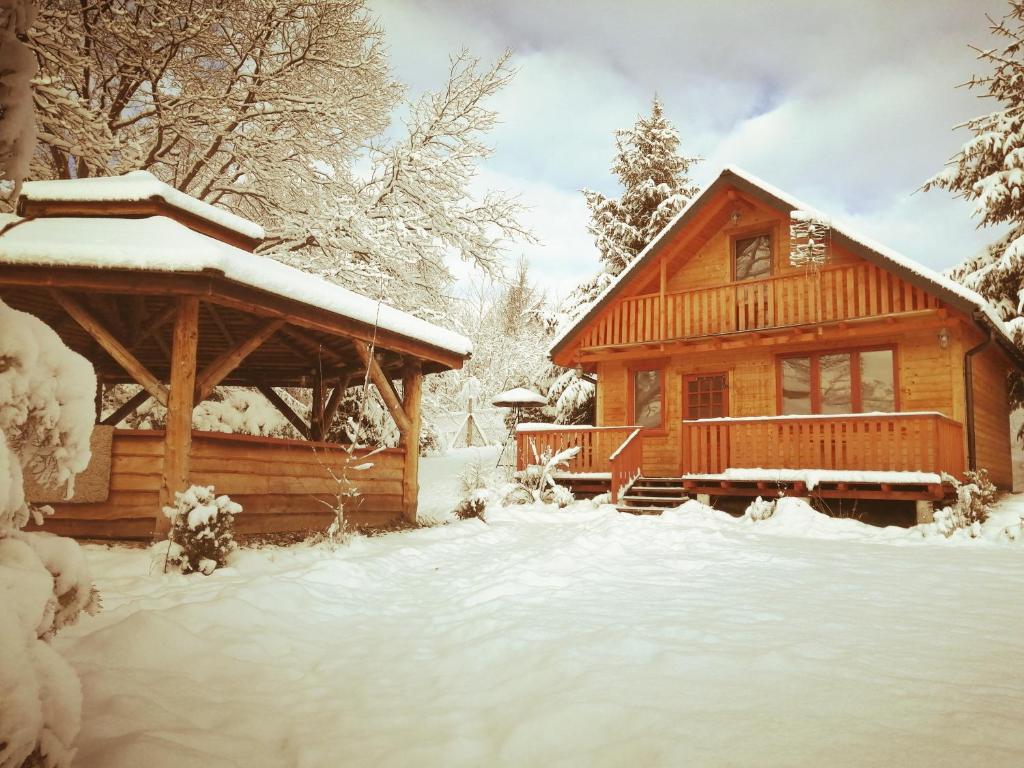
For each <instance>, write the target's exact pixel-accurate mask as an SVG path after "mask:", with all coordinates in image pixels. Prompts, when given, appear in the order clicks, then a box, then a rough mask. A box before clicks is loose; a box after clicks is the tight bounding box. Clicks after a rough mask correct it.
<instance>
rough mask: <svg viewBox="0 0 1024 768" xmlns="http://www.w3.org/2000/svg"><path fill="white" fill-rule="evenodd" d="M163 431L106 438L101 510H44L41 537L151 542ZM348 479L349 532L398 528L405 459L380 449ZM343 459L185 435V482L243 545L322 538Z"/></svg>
mask: <svg viewBox="0 0 1024 768" xmlns="http://www.w3.org/2000/svg"><path fill="white" fill-rule="evenodd" d="M163 447H164V433H163V431H162V430H115V432H114V439H113V444H112V447H111V465H110V495H109V496H108V498H107V500H106V501H101V502H93V503H85V504H76V503H62V504H54V505H52V506H53V507H54V510H55V514H54V515H53V516H52V517H49V518H47V519H46V522H45V524H44V528H43V530H47V531H51V532H53V533H58V534H62V535H68V536H75V537H78V538H97V539H106V538H109V539H140V540H149V539H151V538H152V537H153V533H154V525H155V522H156V515H157V514H159V492H160V479H161V475H162V472H163V461H164V459H163ZM365 453H366V452H365V451H362V452H358V451H357V452H356V456H355V461H356V463H357V464H360V463H367V464H372V466H370V467H369V468H367V469H363V470H355V469H352V470H349V472H348V476H349V478H350V479H351V481H352V482H353V484H354V485H355V486H356V487H357V488H358V489H359V491H360V495H359V496H358V497H357V498H355V499H350V500H348V502H347V504H346V517H347V519H348V520H349V522H350V523H352V524H353V525H359V526H366V527H374V526H383V525H388V524H392V523H395V522H398V521H400V520H401V519H402V490H403V488H402V482H403V476H404V469H405V455H404V452H403V450H402V449H399V448H389V449H385V450H384V451H381V452H380V453H376V454H374V455H373V456H372V457H371V458H368V459H365V461H361V457H362V456H365ZM347 461H348V454H346V453H345V452H344V449H343V448H342V447H341V446H338V445H332V444H329V443H314V442H308V441H304V440H283V439H276V438H269V437H251V436H246V435H228V434H221V433H217V432H199V431H193V433H192V461H191V476H190V479H189V482H190V483H192V484H196V485H212V486H214V490H215V491H216V492H217V493H218V494H220V493H225V494H227V495H229V496H230V497H231V498H232V499H233V500H234V501H237V502H238V503H239V504H241V505H242V513H241V514H240V515H238V516H237V517H236V518H235V530H236V531H237V532H238V533H239V534H242V535H245V534H263V533H285V532H298V533H305V532H311V531H317V530H324V529H326V527H327V525H328V524H329V523H330V522H331V519H332V513H331V511H330V509H329V508H328V507H326V506H324V504H322V503H321V500H323V501H328V502H333V499H334V496H335V494H336V492H337V487H338V485H337V483H336V482H335V481H334V480H333V479H332V477H331V474H330V473H331V472H335V473H338V472H340V471H341V470H342V468H343V467H344V465H345V464H346V462H347Z"/></svg>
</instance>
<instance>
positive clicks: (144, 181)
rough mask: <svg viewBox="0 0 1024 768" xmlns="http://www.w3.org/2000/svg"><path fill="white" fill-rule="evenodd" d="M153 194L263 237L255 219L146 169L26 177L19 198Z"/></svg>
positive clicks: (119, 198) (125, 198) (110, 198)
mask: <svg viewBox="0 0 1024 768" xmlns="http://www.w3.org/2000/svg"><path fill="white" fill-rule="evenodd" d="M154 197H158V198H160V199H161V200H163V201H164V202H165V203H166V204H167V205H169V206H171V207H172V208H177V209H179V210H181V211H185V212H187V213H191V214H193V215H194V216H198V217H199V218H201V219H204V220H205V221H208V222H210V223H212V224H216V225H217V226H220V227H224V228H225V229H230V230H231V231H233V232H237V233H238V234H240V235H244V236H245V237H248V238H251V239H253V240H262V239H263V238H264V237H266V232H265V230H264V229H263V227H262V226H261V225H259V224H257V223H256V222H255V221H251V220H249V219H247V218H245V217H243V216H239V215H238V214H235V213H232V212H231V211H229V210H226V209H225V208H221V207H220V206H218V205H213V204H212V203H207V202H205V201H203V200H200V199H199V198H196V197H193V196H192V195H189V194H187V193H185V192H182V191H181V190H179V189H175V188H174V187H172V186H171V185H170V184H167V183H165V182H163V181H160V179H158V178H157V177H156V176H154V175H153V174H152V173H150V172H149V171H130V172H129V173H126V174H124V175H122V176H90V177H87V178H82V179H47V180H41V181H26V182H25V183H24V184H23V185H22V188H21V198H23V199H25V200H35V201H38V202H47V201H53V202H139V201H142V200H148V199H151V198H154Z"/></svg>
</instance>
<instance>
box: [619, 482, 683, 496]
mask: <svg viewBox="0 0 1024 768" xmlns="http://www.w3.org/2000/svg"><path fill="white" fill-rule="evenodd" d="M629 492H630V493H634V492H636V493H645V494H649V495H651V496H653V495H655V494H657V495H659V496H681V495H684V494H686V493H687V492H686V491H685V490H684V489H683V487H682V486H681V485H677V486H674V487H672V488H669V487H668V486H665V485H640V484H639V483H634V484H633V485H632V486H631V487H630V489H629Z"/></svg>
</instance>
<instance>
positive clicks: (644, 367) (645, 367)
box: [626, 361, 668, 435]
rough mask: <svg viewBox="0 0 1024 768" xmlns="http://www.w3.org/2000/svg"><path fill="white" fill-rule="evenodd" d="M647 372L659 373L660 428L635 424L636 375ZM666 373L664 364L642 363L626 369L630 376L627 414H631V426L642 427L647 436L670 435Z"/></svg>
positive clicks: (627, 382) (627, 384)
mask: <svg viewBox="0 0 1024 768" xmlns="http://www.w3.org/2000/svg"><path fill="white" fill-rule="evenodd" d="M647 371H658V379H659V381H660V382H661V409H660V411H659V412H660V413H661V423H659V424H658V426H656V427H640V425H639V424H636V423H635V422H636V375H637V374H638V373H645V372H647ZM665 372H666V364H665V363H664V362H650V363H648V362H642V361H641V362H636V363H634V364H633V365H630V366H629V367H628V368H627V369H626V375H627V376H628V379H627V380H626V390H627V393H628V395H629V396H628V397H627V401H628V402H627V403H626V407H627V409H628V410H627V411H626V412H627V413H628V414H629V421H630V424H631V425H633V426H637V427H640V428H641V429H642V430H643V431H644V434H645V435H667V434H668V427H667V424H668V421H667V418H666V417H667V414H666V412H665V409H666V408H667V407H668V402H667V400H666V397H665V390H667V389H668V387H667V386H666V385H667V381H666V376H665Z"/></svg>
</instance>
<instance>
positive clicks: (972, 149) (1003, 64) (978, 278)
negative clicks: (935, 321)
mask: <svg viewBox="0 0 1024 768" xmlns="http://www.w3.org/2000/svg"><path fill="white" fill-rule="evenodd" d="M989 21H990V26H991V32H992V35H993V36H994V37H995V38H996V40H997V41H998V44H997V45H996V46H995V47H992V48H975V49H974V50H975V51H976V52H977V54H978V60H979V61H981V62H983V63H984V64H985V65H986V67H988V71H987V72H986V73H985V74H983V75H975V76H974V77H972V78H971V79H970V80H969V81H968V83H967V85H968V86H969V87H971V88H977V89H980V90H982V91H983V92H984V93H983V95H984V96H985V97H986V98H990V99H992V100H994V101H995V102H996V103H997V104H998V105H999V108H998V109H996V110H995V111H993V112H990V113H988V114H986V115H982V116H980V117H976V118H974V119H972V120H969V121H967V122H966V123H965V124H964V125H963V126H961V127H965V128H967V129H968V130H969V131H970V132H971V134H972V136H971V138H970V139H968V141H967V142H966V143H965V144H964V145H963V146H962V147H961V148H960V151H959V152H957V154H956V155H954V156H953V157H952V158H951V159H950V161H949V162H948V163H947V165H946V168H945V169H943V170H942V171H941V172H940V173H939V174H937V175H936V176H934V177H933V178H932V179H930V180H929V181H928V182H927V183H926V184H925V187H924V188H925V189H930V188H933V187H938V188H941V189H946V190H949V191H951V192H953V193H955V194H957V195H959V196H961V197H964V198H966V199H967V200H970V201H973V202H974V215H975V216H976V217H977V218H978V226H981V227H986V226H994V225H1009V231H1008V232H1007V233H1006V234H1005V235H1003V236H1002V237H1000V238H998V239H997V240H996V241H995V242H993V243H992V244H991V245H989V246H988V247H987V248H985V249H984V250H983V251H982V252H981V253H980V254H978V255H976V256H974V257H973V258H971V259H968V260H967V261H965V262H964V263H963V264H961V265H959V266H958V267H956V268H955V269H953V270H952V271H951V275H952V277H953V278H954V279H956V280H958V281H960V282H961V283H963V284H964V285H966V286H968V287H969V288H973V289H974V290H976V291H978V292H979V293H981V294H982V295H983V296H984V297H985V298H986V299H988V300H989V302H991V303H992V305H993V306H994V307H995V308H996V310H997V311H998V312H999V314H1000V315H1001V316H1002V318H1003V319H1004V320H1006V321H1007V322H1008V323H1009V325H1010V327H1011V328H1012V330H1013V333H1014V338H1015V340H1016V342H1017V344H1018V345H1019V346H1021V347H1022V348H1024V317H1022V316H1024V88H1022V83H1024V0H1011V2H1010V11H1009V13H1008V14H1007V15H1006V16H1005V17H1003V18H1001V19H998V20H994V19H991V18H990V19H989ZM1011 384H1012V386H1011V393H1012V397H1013V401H1014V404H1015V405H1017V406H1020V405H1024V385H1022V383H1021V381H1020V380H1019V377H1014V380H1013V381H1012V382H1011Z"/></svg>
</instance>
